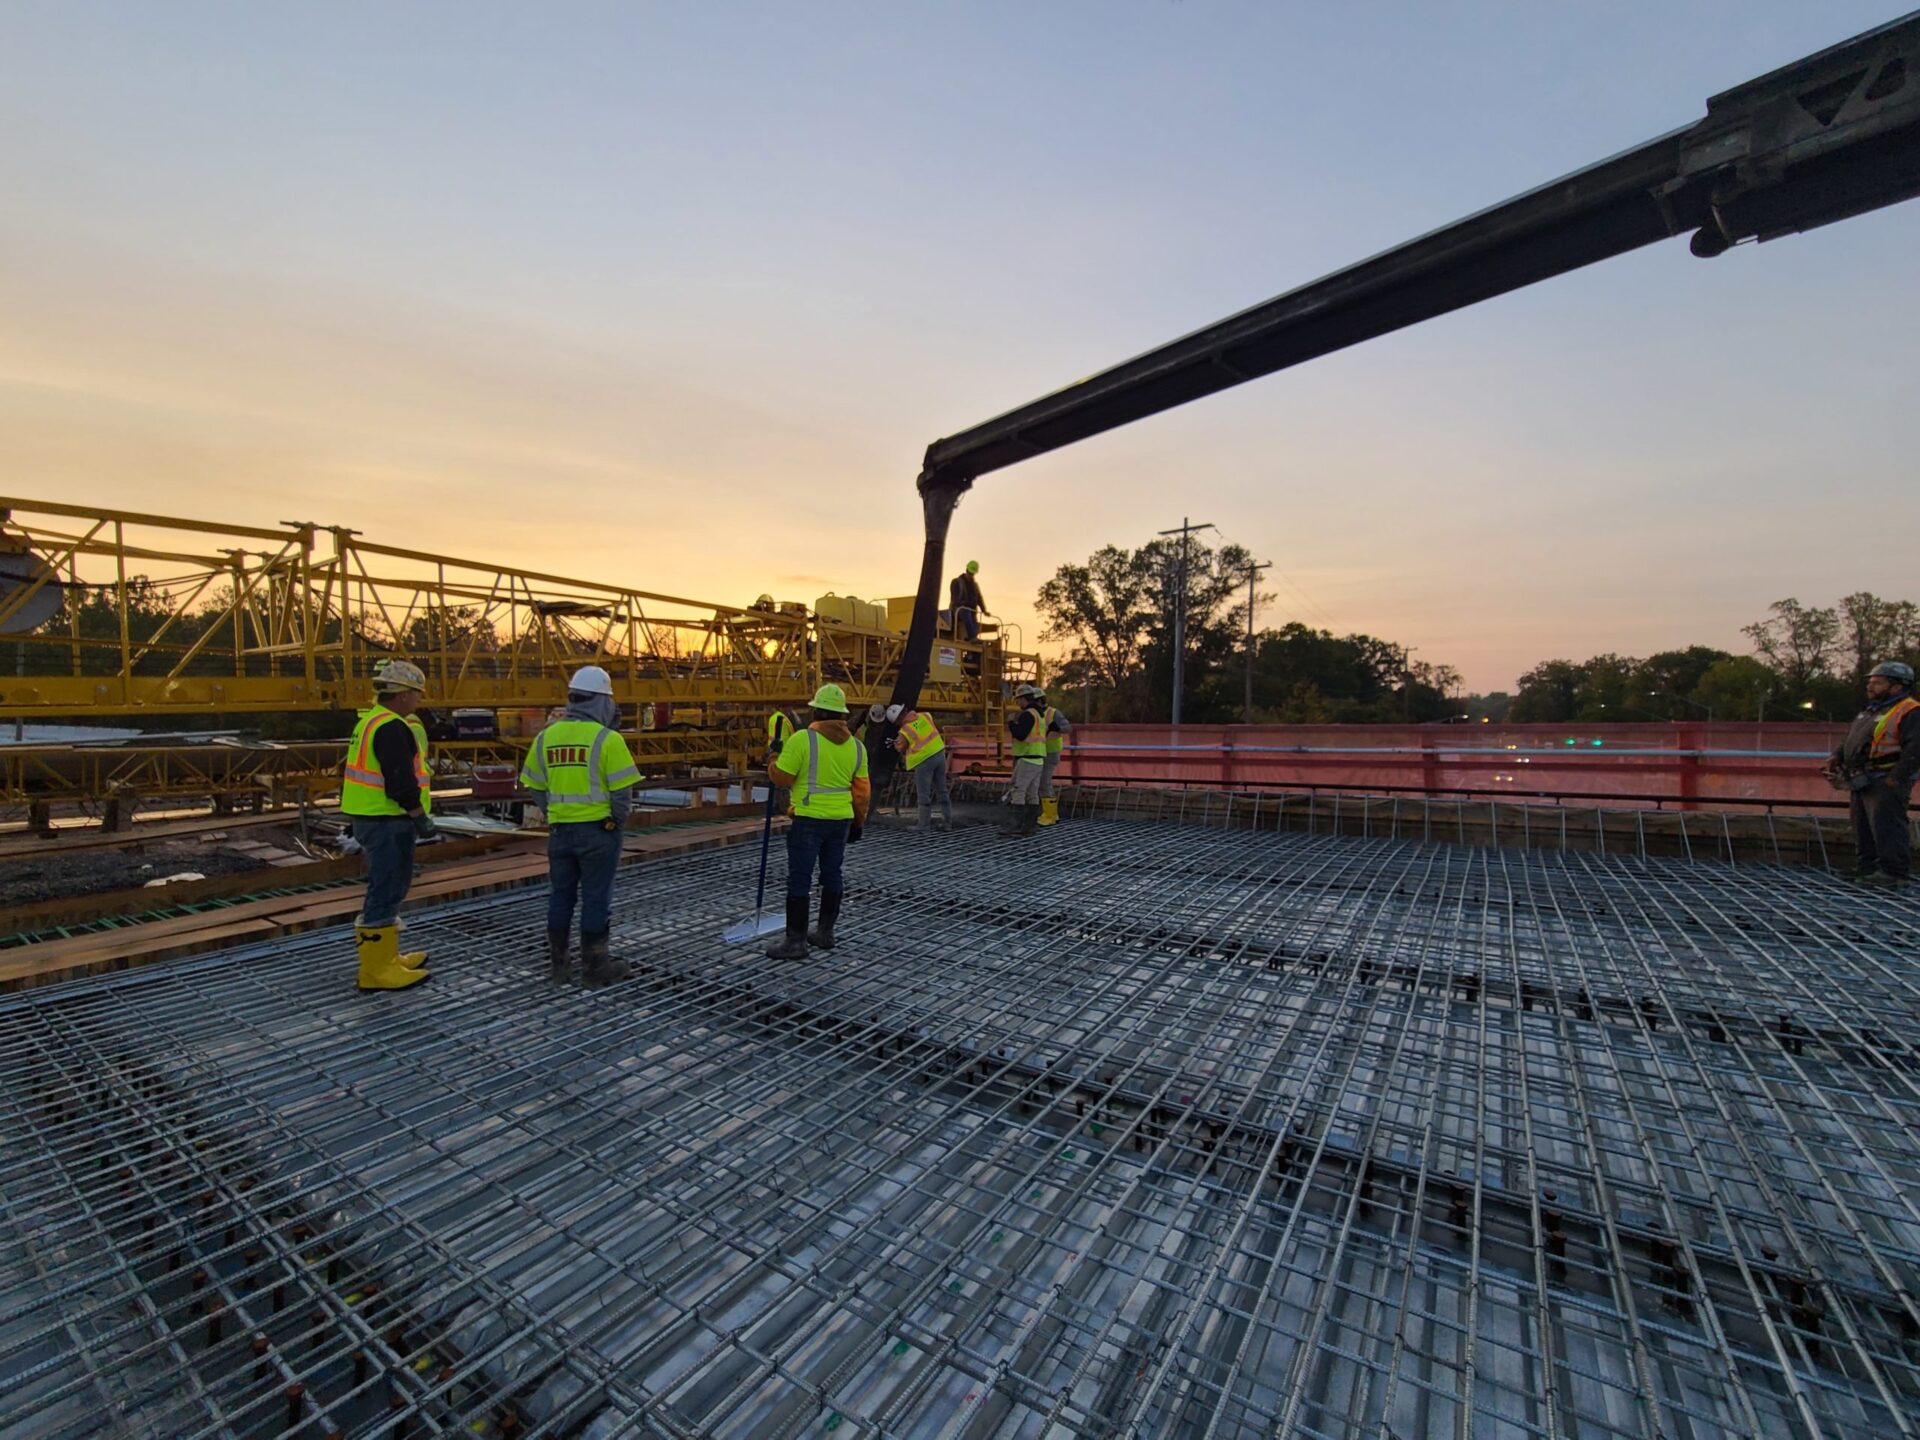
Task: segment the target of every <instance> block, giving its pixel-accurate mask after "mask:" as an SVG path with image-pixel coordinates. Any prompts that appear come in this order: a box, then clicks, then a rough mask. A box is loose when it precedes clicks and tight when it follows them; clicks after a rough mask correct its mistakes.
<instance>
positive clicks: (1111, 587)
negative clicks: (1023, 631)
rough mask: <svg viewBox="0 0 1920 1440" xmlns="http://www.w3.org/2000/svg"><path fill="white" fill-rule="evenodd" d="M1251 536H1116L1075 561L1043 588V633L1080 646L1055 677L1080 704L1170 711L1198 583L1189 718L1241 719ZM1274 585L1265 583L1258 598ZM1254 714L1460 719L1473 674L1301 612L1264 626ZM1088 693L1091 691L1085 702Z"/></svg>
mask: <svg viewBox="0 0 1920 1440" xmlns="http://www.w3.org/2000/svg"><path fill="white" fill-rule="evenodd" d="M1252 564H1253V557H1252V555H1251V554H1249V553H1248V552H1247V550H1246V549H1244V548H1243V547H1241V546H1239V545H1233V544H1222V545H1219V546H1210V545H1208V544H1206V543H1205V542H1203V541H1201V540H1199V539H1197V538H1195V537H1193V536H1186V537H1179V536H1176V537H1173V538H1161V539H1155V540H1151V541H1148V542H1147V543H1146V544H1145V545H1142V546H1140V547H1139V548H1138V549H1132V550H1129V549H1125V548H1122V547H1120V546H1117V545H1106V546H1103V547H1101V548H1100V549H1099V550H1097V551H1095V552H1094V553H1093V554H1092V555H1090V556H1089V557H1088V558H1087V560H1086V562H1085V563H1084V564H1078V565H1062V566H1060V568H1059V569H1058V570H1056V571H1055V572H1054V574H1053V578H1052V579H1050V580H1048V581H1047V582H1046V584H1044V585H1042V586H1041V587H1040V592H1039V594H1038V596H1037V597H1036V598H1035V601H1034V605H1035V608H1036V609H1037V610H1038V611H1039V613H1040V618H1041V621H1042V630H1041V636H1042V638H1043V639H1047V640H1064V641H1067V642H1069V643H1070V644H1071V645H1072V647H1073V649H1072V650H1071V652H1070V653H1069V655H1068V657H1067V659H1066V660H1065V661H1064V662H1063V663H1061V664H1060V665H1058V666H1055V667H1053V670H1052V678H1051V679H1050V680H1049V682H1048V689H1049V691H1050V692H1051V693H1052V694H1053V697H1054V698H1055V699H1056V700H1057V701H1058V702H1060V703H1061V704H1063V705H1065V706H1066V708H1067V712H1068V714H1069V715H1081V714H1087V715H1091V717H1092V718H1093V719H1095V720H1108V721H1121V722H1135V723H1141V722H1151V721H1164V720H1166V719H1167V718H1168V717H1169V714H1170V712H1171V702H1172V694H1173V653H1174V620H1173V617H1174V611H1175V605H1176V602H1177V600H1178V599H1179V596H1180V593H1181V590H1182V586H1183V582H1184V589H1185V593H1186V649H1187V661H1186V667H1185V670H1186V674H1185V686H1184V693H1183V695H1182V697H1181V710H1182V715H1183V718H1184V719H1186V720H1190V721H1192V722H1194V723H1196V724H1222V723H1229V722H1232V721H1236V720H1239V719H1241V718H1242V717H1243V715H1244V714H1245V706H1246V700H1247V671H1246V659H1247V651H1248V644H1247V607H1248V604H1249V599H1250V597H1249V593H1248V577H1249V575H1250V574H1251V573H1252V569H1251V567H1252ZM1272 598H1273V597H1272V596H1271V595H1270V594H1266V593H1264V592H1261V591H1260V590H1259V589H1258V588H1257V587H1256V588H1255V589H1254V590H1253V592H1252V595H1251V603H1253V604H1254V605H1255V606H1256V607H1257V606H1258V605H1260V604H1263V603H1265V602H1267V601H1270V600H1271V599H1272ZM1252 652H1253V654H1252V662H1253V663H1252V698H1253V718H1254V720H1256V721H1264V722H1275V723H1289V724H1357V723H1366V722H1369V721H1400V722H1408V721H1413V722H1419V721H1433V720H1444V719H1448V718H1458V717H1459V716H1460V715H1461V714H1462V713H1463V711H1462V709H1461V702H1460V700H1459V699H1458V698H1456V697H1457V696H1458V694H1459V690H1460V674H1459V672H1458V671H1457V670H1455V669H1454V668H1453V667H1451V666H1447V665H1434V664H1429V663H1427V662H1424V661H1416V660H1414V659H1413V658H1412V657H1411V655H1410V654H1409V652H1408V650H1407V649H1406V647H1405V646H1402V645H1397V644H1395V643H1394V642H1392V641H1390V640H1383V639H1381V638H1379V637H1378V636H1373V635H1362V634H1353V635H1335V634H1334V633H1333V632H1332V631H1331V630H1322V629H1314V628H1312V627H1310V626H1307V625H1303V624H1301V623H1299V622H1297V621H1295V622H1289V623H1288V624H1285V625H1283V626H1281V627H1279V628H1278V629H1271V628H1270V629H1264V630H1259V631H1257V632H1256V634H1255V635H1254V637H1253V645H1252ZM1076 702H1078V703H1076Z"/></svg>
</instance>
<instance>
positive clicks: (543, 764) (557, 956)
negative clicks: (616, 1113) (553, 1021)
mask: <svg viewBox="0 0 1920 1440" xmlns="http://www.w3.org/2000/svg"><path fill="white" fill-rule="evenodd" d="M619 721H620V707H619V706H618V705H617V704H616V703H615V702H614V698H613V679H612V677H611V676H609V675H608V674H607V672H606V671H605V670H603V669H601V668H600V667H599V666H598V665H583V666H581V667H580V668H579V669H578V670H576V671H574V672H573V678H572V679H570V680H569V681H567V711H566V715H565V717H564V718H563V719H560V720H555V721H554V722H553V723H552V724H550V725H548V726H547V727H546V728H545V729H543V730H542V731H541V732H540V733H539V734H538V735H536V736H535V737H534V741H533V744H532V745H530V746H528V747H527V763H526V764H525V766H523V767H522V769H521V771H520V783H521V784H522V785H523V786H525V787H526V788H527V789H528V790H530V791H532V792H533V794H534V796H535V803H537V804H538V805H539V806H540V807H541V808H542V809H543V810H545V811H546V813H547V825H548V830H547V964H548V973H549V975H550V976H551V977H552V979H553V981H554V983H555V984H564V983H565V982H566V981H567V980H568V978H569V977H570V976H571V974H572V962H571V961H570V960H569V959H568V956H567V941H568V935H569V932H570V931H571V930H572V928H573V910H574V904H575V902H576V901H578V903H579V907H580V978H581V982H582V983H583V984H585V985H587V986H588V987H589V988H594V989H597V988H599V987H600V986H602V985H611V984H612V983H613V982H614V981H616V980H624V979H626V978H627V974H628V969H627V964H626V962H625V961H623V960H618V959H615V958H614V957H613V956H612V955H610V954H608V953H607V948H608V945H609V943H610V935H611V932H612V929H613V877H614V872H615V871H617V870H618V869H619V868H620V837H621V834H622V832H624V831H625V830H626V828H627V816H628V815H629V814H630V813H631V812H632V809H633V787H634V786H636V785H638V784H639V783H640V770H639V767H638V766H636V765H635V764H634V763H633V752H632V751H631V750H629V749H628V748H627V742H626V739H625V737H624V736H622V735H621V734H620V732H619V730H618V729H616V728H615V727H616V726H617V725H618V724H619Z"/></svg>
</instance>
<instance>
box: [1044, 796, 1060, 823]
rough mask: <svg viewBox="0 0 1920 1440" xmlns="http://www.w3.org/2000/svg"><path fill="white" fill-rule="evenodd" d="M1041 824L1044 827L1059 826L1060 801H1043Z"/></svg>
mask: <svg viewBox="0 0 1920 1440" xmlns="http://www.w3.org/2000/svg"><path fill="white" fill-rule="evenodd" d="M1040 823H1041V824H1042V825H1058V824H1059V823H1060V805H1059V802H1058V801H1055V800H1042V801H1041V802H1040Z"/></svg>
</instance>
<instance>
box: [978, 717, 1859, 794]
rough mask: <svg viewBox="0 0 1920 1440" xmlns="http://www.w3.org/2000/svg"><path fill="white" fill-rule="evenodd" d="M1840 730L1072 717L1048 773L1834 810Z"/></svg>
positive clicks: (998, 768) (995, 754)
mask: <svg viewBox="0 0 1920 1440" xmlns="http://www.w3.org/2000/svg"><path fill="white" fill-rule="evenodd" d="M1845 733H1846V727H1845V726H1844V725H1824V724H1793V723H1780V722H1765V723H1756V722H1753V721H1748V722H1746V723H1744V724H1736V723H1723V722H1711V723H1710V722H1706V721H1698V722H1690V723H1689V722H1682V723H1674V724H1626V725H1586V724H1568V725H1182V726H1181V727H1179V729H1177V730H1176V729H1175V728H1174V727H1172V726H1170V725H1076V726H1075V727H1074V731H1073V737H1072V740H1071V742H1070V743H1069V745H1068V747H1067V751H1066V754H1065V755H1064V757H1063V758H1062V761H1061V766H1060V769H1059V771H1058V773H1057V775H1056V780H1059V781H1066V782H1068V783H1073V784H1096V785H1099V784H1128V785H1173V786H1206V787H1209V788H1238V789H1283V790H1329V791H1340V792H1343V793H1354V794H1402V795H1405V794H1412V795H1424V796H1434V797H1444V798H1462V797H1473V798H1479V799H1493V800H1500V799H1512V800H1516V801H1518V800H1528V801H1535V802H1538V801H1564V802H1567V803H1574V804H1582V805H1603V806H1621V807H1632V806H1654V807H1657V808H1667V807H1672V808H1676V809H1681V810H1714V809H1734V810H1753V809H1756V808H1763V807H1764V808H1767V809H1772V810H1777V811H1781V812H1785V813H1793V812H1802V813H1808V812H1819V811H1827V812H1831V811H1832V810H1833V809H1835V808H1836V807H1839V808H1844V806H1845V804H1846V796H1845V795H1844V794H1842V793H1839V792H1836V791H1835V790H1833V789H1832V788H1831V787H1830V786H1829V785H1828V784H1827V783H1826V780H1825V779H1824V778H1823V777H1822V776H1821V774H1820V766H1821V764H1822V762H1823V761H1824V760H1825V758H1826V756H1827V754H1828V753H1829V752H1830V751H1831V750H1832V749H1833V747H1834V746H1835V745H1837V744H1838V743H1839V741H1840V737H1841V736H1842V735H1844V734H1845ZM946 736H947V743H948V745H949V747H950V748H951V749H952V750H953V751H954V766H955V771H956V773H961V772H964V771H966V770H967V768H968V767H969V766H974V765H977V766H979V768H980V770H981V771H983V772H985V773H989V774H992V773H1004V772H1005V771H1006V770H1007V769H1008V767H1009V766H1010V765H1011V764H1012V759H1011V756H1010V755H1009V754H1008V751H1007V746H1006V740H1005V736H1004V735H1002V736H999V737H991V736H988V735H986V734H983V732H981V731H980V730H979V729H978V728H977V727H976V728H973V729H968V728H965V727H956V728H950V729H948V730H947V731H946Z"/></svg>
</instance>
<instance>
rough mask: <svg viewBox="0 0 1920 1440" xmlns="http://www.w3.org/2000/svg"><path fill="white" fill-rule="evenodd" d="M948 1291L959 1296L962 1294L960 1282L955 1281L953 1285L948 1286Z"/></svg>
mask: <svg viewBox="0 0 1920 1440" xmlns="http://www.w3.org/2000/svg"><path fill="white" fill-rule="evenodd" d="M947 1289H949V1290H951V1291H952V1292H953V1293H954V1294H956V1295H958V1294H959V1293H960V1282H959V1281H958V1280H956V1281H954V1282H953V1283H952V1284H951V1285H949V1286H947Z"/></svg>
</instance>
